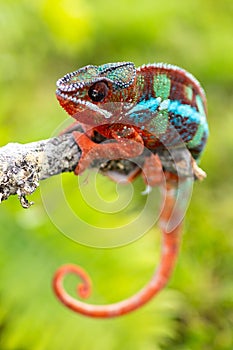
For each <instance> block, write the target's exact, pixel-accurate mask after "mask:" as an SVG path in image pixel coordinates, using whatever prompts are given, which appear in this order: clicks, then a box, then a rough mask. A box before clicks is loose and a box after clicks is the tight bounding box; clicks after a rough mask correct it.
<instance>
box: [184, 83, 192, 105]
mask: <svg viewBox="0 0 233 350" xmlns="http://www.w3.org/2000/svg"><path fill="white" fill-rule="evenodd" d="M185 93H186V96H187V98H188V99H189V101H192V99H193V89H192V87H191V86H185Z"/></svg>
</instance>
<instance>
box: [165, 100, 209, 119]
mask: <svg viewBox="0 0 233 350" xmlns="http://www.w3.org/2000/svg"><path fill="white" fill-rule="evenodd" d="M168 111H169V112H171V113H174V114H177V115H180V116H181V117H188V118H189V119H190V122H194V123H197V124H199V123H200V121H202V122H206V119H205V114H201V113H199V112H198V111H197V110H196V109H195V108H194V107H192V106H190V105H187V104H182V103H180V101H170V104H169V107H168Z"/></svg>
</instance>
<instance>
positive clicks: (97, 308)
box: [53, 184, 181, 318]
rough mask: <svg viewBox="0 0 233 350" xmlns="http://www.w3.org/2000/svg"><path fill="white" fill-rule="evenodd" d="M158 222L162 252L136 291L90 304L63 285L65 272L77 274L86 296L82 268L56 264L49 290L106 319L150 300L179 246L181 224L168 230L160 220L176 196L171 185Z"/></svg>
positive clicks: (71, 305) (162, 282) (165, 217)
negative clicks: (146, 280) (113, 300)
mask: <svg viewBox="0 0 233 350" xmlns="http://www.w3.org/2000/svg"><path fill="white" fill-rule="evenodd" d="M166 187H167V190H166V193H165V198H164V206H163V209H162V213H161V217H160V221H161V224H162V225H161V230H162V235H163V241H162V253H161V260H160V265H159V267H158V269H157V271H156V272H155V274H154V275H153V277H152V279H151V280H150V281H149V283H148V284H147V285H146V286H145V287H144V288H142V289H141V290H140V291H139V292H138V293H136V294H135V295H133V296H132V297H130V298H128V299H125V300H123V301H120V302H117V303H114V304H108V305H91V304H86V303H84V302H82V301H79V300H76V299H74V298H73V297H71V296H70V295H69V294H68V293H67V292H66V291H65V289H64V287H63V279H64V277H65V276H66V275H67V274H69V273H74V274H76V275H77V276H79V277H80V278H81V280H82V283H81V284H80V285H79V287H78V294H79V296H80V297H83V298H87V297H88V296H89V294H90V292H91V280H90V278H89V276H88V275H87V274H86V272H85V271H84V270H82V269H81V268H80V267H79V266H75V265H69V264H68V265H64V266H62V267H60V268H59V269H58V270H57V272H56V274H55V276H54V279H53V289H54V292H55V294H56V295H57V297H58V298H59V299H60V301H61V302H62V303H63V304H65V305H66V306H67V307H68V308H70V309H71V310H73V311H75V312H78V313H80V314H83V315H86V316H90V317H102V318H110V317H116V316H120V315H124V314H127V313H129V312H131V311H133V310H136V309H138V308H140V307H141V306H142V305H144V304H145V303H147V302H148V301H149V300H151V299H152V298H153V297H154V296H155V295H156V294H157V293H158V292H159V291H160V290H161V289H162V288H163V287H164V286H165V285H166V284H167V282H168V281H169V278H170V276H171V273H172V271H173V269H174V266H175V262H176V258H177V255H178V251H179V245H180V231H181V223H179V224H178V226H176V227H175V228H174V229H172V230H171V231H170V232H169V233H168V232H167V231H166V228H165V225H164V223H166V222H168V220H169V218H170V217H171V214H172V211H173V209H174V206H175V202H176V196H175V195H174V191H172V190H171V189H172V188H173V186H171V184H167V186H166Z"/></svg>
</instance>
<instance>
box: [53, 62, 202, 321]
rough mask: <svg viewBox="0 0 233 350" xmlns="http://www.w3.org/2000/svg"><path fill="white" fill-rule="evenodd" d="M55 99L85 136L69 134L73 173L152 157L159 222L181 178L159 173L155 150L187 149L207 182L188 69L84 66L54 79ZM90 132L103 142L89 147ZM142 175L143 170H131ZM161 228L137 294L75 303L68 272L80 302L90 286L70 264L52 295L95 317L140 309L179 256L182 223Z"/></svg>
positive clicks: (198, 106)
mask: <svg viewBox="0 0 233 350" xmlns="http://www.w3.org/2000/svg"><path fill="white" fill-rule="evenodd" d="M56 96H57V99H58V101H59V103H60V104H61V106H62V107H63V108H64V109H65V110H66V111H67V112H68V113H69V114H70V115H71V116H72V117H74V118H75V119H76V120H77V122H78V123H79V124H80V123H81V125H82V128H83V130H84V132H83V133H80V132H77V131H74V132H73V135H74V137H75V139H76V141H77V144H78V145H79V147H80V148H81V150H82V157H81V159H80V162H79V164H78V166H77V167H76V169H75V173H76V174H77V175H78V174H80V173H81V172H82V171H83V170H85V169H86V168H87V167H88V166H89V165H90V163H91V162H92V161H93V160H94V159H96V158H106V159H121V158H131V157H136V156H138V155H140V154H141V153H142V152H143V150H144V149H145V148H146V149H148V150H149V151H150V153H151V155H150V157H149V158H147V159H146V160H145V164H144V169H143V170H144V179H145V181H146V182H147V184H149V185H151V186H154V185H161V178H162V176H165V178H166V184H163V186H164V188H165V192H164V193H165V194H164V203H165V205H164V206H163V209H162V212H161V217H160V222H161V223H164V222H168V220H169V217H170V216H171V213H172V210H173V209H174V206H175V202H176V198H177V188H178V180H179V179H178V175H177V174H171V173H169V172H167V171H166V169H164V167H163V164H162V163H161V161H160V158H159V152H160V150H161V149H167V150H169V151H171V152H172V150H173V149H179V148H180V149H182V148H185V149H187V150H188V153H189V155H190V166H191V170H192V176H193V177H194V178H197V179H203V178H204V177H205V173H204V171H203V170H202V169H200V168H199V167H198V165H197V163H198V162H199V159H200V156H201V154H202V152H203V150H204V147H205V144H206V141H207V138H208V124H207V120H206V113H207V108H206V97H205V93H204V90H203V89H202V87H201V86H200V84H199V82H198V81H197V80H196V79H195V78H194V77H193V76H192V75H191V74H190V73H188V72H186V71H185V70H183V69H181V68H179V67H177V66H173V65H170V64H164V63H157V64H148V65H143V66H141V67H139V68H137V69H136V68H135V66H134V64H133V63H131V62H119V63H108V64H104V65H101V66H86V67H83V68H81V69H79V70H77V71H75V72H72V73H69V74H66V75H65V76H64V77H63V78H61V79H59V80H58V82H57V91H56ZM94 133H98V134H100V135H102V136H103V137H104V139H105V140H107V141H108V142H106V143H103V144H102V143H95V142H93V141H92V138H93V135H94ZM139 174H140V171H138V172H136V175H139ZM155 174H156V176H154V175H155ZM136 175H135V176H136ZM135 176H134V177H135ZM155 178H156V179H155ZM132 179H133V177H131V178H129V180H132ZM160 226H161V230H162V233H163V249H162V256H161V264H160V267H159V268H158V270H157V272H156V273H155V275H154V276H153V278H152V280H151V281H150V282H149V284H148V285H147V286H146V287H145V288H144V289H142V290H141V291H140V292H139V293H138V294H136V295H135V296H133V297H131V298H129V299H127V300H126V301H123V302H119V303H116V304H111V305H103V306H95V305H89V304H85V303H83V302H81V301H78V300H75V299H74V298H71V297H70V296H69V295H68V294H67V293H66V292H65V290H64V288H63V286H62V280H63V277H64V275H66V274H67V273H69V272H72V273H76V274H77V275H79V276H80V277H81V278H82V280H83V285H82V287H81V291H80V295H81V296H83V297H84V296H87V294H88V293H89V289H90V281H89V278H88V277H87V276H86V274H85V273H84V272H83V270H81V269H80V268H78V267H74V266H73V265H65V266H64V267H61V268H60V269H59V270H58V271H57V273H56V275H55V278H54V290H55V293H56V294H57V296H58V297H59V298H60V300H61V301H62V302H63V303H64V304H66V305H67V306H68V307H69V308H71V309H72V310H74V311H77V312H80V313H82V314H85V315H88V316H92V317H113V316H118V315H122V314H125V313H127V312H129V311H132V310H134V309H136V308H138V307H140V306H141V305H143V304H144V303H145V302H147V301H148V300H150V299H151V298H152V297H153V296H154V295H155V294H156V293H157V292H158V291H159V290H160V289H161V288H163V286H164V285H165V284H166V282H167V281H168V278H169V276H170V274H171V271H172V269H173V267H174V263H175V258H176V255H177V252H178V246H179V233H180V227H181V223H180V224H178V225H177V226H176V227H174V228H173V229H172V230H171V231H170V232H169V233H168V231H167V229H166V227H165V226H166V225H163V224H161V225H160Z"/></svg>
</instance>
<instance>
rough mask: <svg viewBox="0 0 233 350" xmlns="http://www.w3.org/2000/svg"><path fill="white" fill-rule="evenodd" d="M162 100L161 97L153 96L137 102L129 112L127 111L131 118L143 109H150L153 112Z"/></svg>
mask: <svg viewBox="0 0 233 350" xmlns="http://www.w3.org/2000/svg"><path fill="white" fill-rule="evenodd" d="M160 102H161V98H159V97H157V98H151V99H149V100H142V101H141V102H139V103H138V104H136V105H135V106H134V107H133V108H132V109H131V110H130V111H129V112H127V113H126V115H127V114H129V115H130V118H133V117H134V113H138V112H141V111H147V110H150V111H151V112H155V111H156V110H157V108H158V107H159V104H160Z"/></svg>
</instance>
